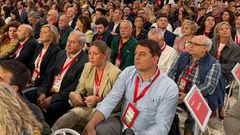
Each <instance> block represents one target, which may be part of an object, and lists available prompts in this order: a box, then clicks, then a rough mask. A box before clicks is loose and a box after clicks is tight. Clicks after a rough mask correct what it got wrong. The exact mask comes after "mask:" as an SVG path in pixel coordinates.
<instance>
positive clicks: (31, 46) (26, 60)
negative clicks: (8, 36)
mask: <svg viewBox="0 0 240 135" xmlns="http://www.w3.org/2000/svg"><path fill="white" fill-rule="evenodd" d="M38 44H39V43H38V42H37V40H36V39H34V38H33V37H30V38H29V39H28V40H27V41H26V42H25V45H24V47H23V48H22V50H21V52H20V54H19V56H18V57H17V58H16V59H17V60H18V61H21V62H22V63H23V64H25V65H26V66H27V67H28V65H29V64H30V62H31V60H32V57H33V55H34V52H35V50H36V47H37V46H38ZM19 45H20V43H18V45H17V47H16V48H15V49H14V51H13V52H12V53H11V54H10V55H8V56H7V57H5V58H3V59H5V60H7V59H11V57H10V56H11V55H13V54H14V53H15V51H16V50H17V48H18V46H19Z"/></svg>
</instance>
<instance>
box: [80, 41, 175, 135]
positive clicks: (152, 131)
mask: <svg viewBox="0 0 240 135" xmlns="http://www.w3.org/2000/svg"><path fill="white" fill-rule="evenodd" d="M160 55H161V52H160V47H159V45H158V43H157V42H155V41H152V40H142V41H140V42H138V43H137V46H136V49H135V57H134V65H135V66H130V67H127V68H126V69H125V70H124V71H122V73H121V74H120V75H119V78H118V80H117V81H116V83H115V85H114V86H113V89H112V90H111V91H110V93H109V94H108V95H107V96H106V97H105V98H104V99H103V101H102V102H101V103H99V104H98V105H97V107H96V110H95V112H94V114H93V116H92V118H91V120H90V121H89V122H88V124H87V126H86V127H85V130H84V131H83V134H84V135H86V134H94V133H95V132H96V134H97V135H121V134H122V131H125V132H133V133H134V134H136V135H140V134H141V135H156V134H159V135H167V134H168V132H169V130H170V127H171V124H172V120H173V118H174V116H175V113H176V108H177V99H178V88H177V86H176V84H175V83H174V82H173V81H172V80H171V79H170V78H169V77H168V76H166V75H165V74H163V73H161V71H160V70H159V69H158V67H157V63H158V60H159V57H160ZM122 97H123V108H122V115H121V117H122V119H120V116H116V117H113V118H109V119H108V117H109V115H110V113H111V112H112V110H113V109H114V107H115V106H116V105H117V103H118V102H119V101H120V100H121V98H122Z"/></svg>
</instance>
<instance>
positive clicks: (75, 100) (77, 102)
mask: <svg viewBox="0 0 240 135" xmlns="http://www.w3.org/2000/svg"><path fill="white" fill-rule="evenodd" d="M69 99H70V101H71V102H72V104H73V106H74V107H76V106H85V105H86V104H85V103H84V101H83V99H82V97H81V96H80V95H79V94H78V93H76V92H70V94H69Z"/></svg>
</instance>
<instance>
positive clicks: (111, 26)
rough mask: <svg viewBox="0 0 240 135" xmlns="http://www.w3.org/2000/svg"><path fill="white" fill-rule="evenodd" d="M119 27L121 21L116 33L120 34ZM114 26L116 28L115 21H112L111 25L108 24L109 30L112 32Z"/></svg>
mask: <svg viewBox="0 0 240 135" xmlns="http://www.w3.org/2000/svg"><path fill="white" fill-rule="evenodd" d="M119 27H120V23H119V24H118V26H117V28H116V30H115V33H118V34H120V30H119ZM113 28H114V22H110V23H109V26H108V29H109V31H110V32H112V30H113Z"/></svg>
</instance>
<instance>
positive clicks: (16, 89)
mask: <svg viewBox="0 0 240 135" xmlns="http://www.w3.org/2000/svg"><path fill="white" fill-rule="evenodd" d="M11 87H12V88H13V90H14V91H15V92H16V93H18V92H19V87H18V86H17V85H11Z"/></svg>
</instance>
